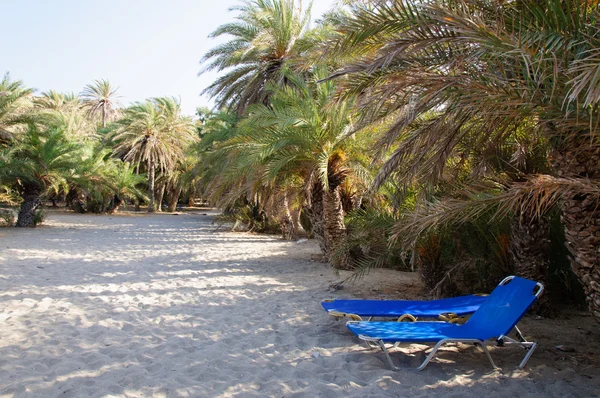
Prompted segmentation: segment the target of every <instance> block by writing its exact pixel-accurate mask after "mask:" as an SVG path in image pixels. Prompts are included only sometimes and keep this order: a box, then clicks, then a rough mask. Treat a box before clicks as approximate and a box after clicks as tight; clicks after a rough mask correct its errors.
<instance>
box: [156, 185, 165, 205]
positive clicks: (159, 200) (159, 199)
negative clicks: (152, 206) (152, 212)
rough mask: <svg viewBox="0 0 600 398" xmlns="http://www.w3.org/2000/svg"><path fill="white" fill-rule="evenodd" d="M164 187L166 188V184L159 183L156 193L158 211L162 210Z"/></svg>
mask: <svg viewBox="0 0 600 398" xmlns="http://www.w3.org/2000/svg"><path fill="white" fill-rule="evenodd" d="M165 189H166V184H165V183H162V184H160V188H158V195H156V211H158V212H162V211H163V208H162V203H163V199H164V197H165Z"/></svg>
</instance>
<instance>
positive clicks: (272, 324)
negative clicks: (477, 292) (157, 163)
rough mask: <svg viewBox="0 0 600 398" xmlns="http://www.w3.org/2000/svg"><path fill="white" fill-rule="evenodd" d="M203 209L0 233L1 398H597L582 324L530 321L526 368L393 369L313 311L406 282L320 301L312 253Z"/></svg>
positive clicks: (321, 279)
mask: <svg viewBox="0 0 600 398" xmlns="http://www.w3.org/2000/svg"><path fill="white" fill-rule="evenodd" d="M211 214H214V213H210V212H208V213H207V214H206V215H204V214H202V213H201V212H198V213H195V214H189V213H187V214H179V215H172V214H160V215H154V216H147V215H133V214H129V215H127V214H125V215H114V216H92V215H83V216H82V215H71V214H58V213H57V214H54V213H50V215H49V217H48V220H47V223H46V224H45V225H44V226H43V227H40V228H36V229H16V228H10V229H9V228H2V229H0V397H106V396H119V397H121V396H125V397H294V396H307V397H342V396H343V397H404V396H407V397H408V396H410V397H425V396H445V397H450V396H456V397H486V398H487V397H495V396H537V397H548V396H556V397H559V396H560V397H588V396H598V395H599V394H600V377H599V376H600V372H599V370H598V362H597V360H596V359H595V352H598V348H599V347H598V345H599V341H600V332H599V331H598V327H597V326H596V324H595V323H594V321H593V320H592V319H591V318H589V317H585V316H581V317H574V318H571V319H557V320H552V321H547V320H536V319H534V318H533V317H527V318H526V319H525V320H524V322H523V329H524V332H525V333H526V334H527V335H529V336H532V337H533V338H536V339H537V340H538V341H539V342H540V347H539V348H538V350H537V351H536V352H535V353H534V355H533V357H532V358H531V360H530V362H529V364H528V365H527V367H526V369H524V370H523V371H520V370H518V369H517V365H518V363H519V359H520V357H521V356H522V355H523V352H522V351H521V350H520V349H517V348H514V347H513V348H494V349H492V355H493V356H494V359H495V360H496V361H497V364H499V365H500V366H501V367H502V370H497V371H494V370H492V369H491V367H490V366H489V364H488V363H487V362H486V359H485V356H484V355H483V354H482V353H481V352H479V351H478V350H476V349H475V348H473V347H469V346H466V345H464V346H460V347H449V348H447V349H446V350H444V351H443V352H442V353H441V354H440V355H439V357H438V359H437V360H434V362H432V363H431V365H429V367H428V368H427V369H425V370H424V371H422V372H419V373H416V372H412V371H406V372H393V371H390V370H389V369H388V368H387V367H386V365H385V363H384V362H383V356H382V355H381V353H380V352H377V351H372V350H368V349H366V348H365V347H364V346H363V345H361V344H360V343H359V341H358V340H357V339H355V338H354V337H353V335H351V334H350V333H349V332H348V331H347V329H346V328H345V325H344V322H342V321H336V320H335V319H333V318H332V317H329V316H328V315H327V314H325V312H324V311H323V310H322V308H321V306H320V301H321V300H323V299H326V298H335V297H348V296H363V297H378V296H380V295H383V294H392V293H393V294H396V295H402V294H403V293H406V292H407V290H406V289H405V288H406V287H407V286H412V287H414V286H415V284H417V283H418V281H416V279H415V277H414V275H409V276H407V277H406V278H405V279H402V274H400V273H394V272H393V271H381V272H379V273H377V272H376V273H374V275H373V276H371V277H369V278H367V279H365V280H364V281H361V282H360V283H359V284H357V285H353V286H348V287H345V288H344V289H342V290H340V291H331V289H329V287H328V286H329V284H331V283H332V282H333V281H336V280H339V279H340V278H341V277H340V276H339V275H335V274H334V273H333V272H332V271H331V269H330V268H329V267H328V266H327V265H326V264H324V263H322V262H320V261H315V259H316V258H318V253H319V251H318V248H317V246H316V244H315V243H314V242H312V241H305V242H300V243H297V242H286V241H282V240H280V239H278V237H276V236H261V235H255V234H245V233H232V232H228V231H227V230H225V229H224V228H222V229H220V230H218V231H216V232H215V228H216V225H213V224H212V216H211ZM376 278H379V280H386V281H387V282H386V285H378V284H377V283H376V282H377V280H376ZM390 278H393V279H390ZM403 289H404V290H403ZM413 290H414V289H413ZM562 335H565V336H566V337H562ZM567 339H568V340H567ZM559 344H565V345H568V346H571V347H572V348H573V349H574V350H575V351H574V352H572V353H565V352H561V351H558V350H556V349H555V346H556V345H559ZM420 348H422V346H411V347H410V348H409V349H408V350H405V352H409V351H411V352H413V351H418V350H419V349H420ZM456 351H460V353H457V352H456ZM396 358H397V359H401V357H396ZM420 358H422V356H420V357H417V358H413V359H410V358H407V359H404V360H402V362H403V363H404V364H406V365H407V366H410V365H416V364H417V362H418V360H419V359H420Z"/></svg>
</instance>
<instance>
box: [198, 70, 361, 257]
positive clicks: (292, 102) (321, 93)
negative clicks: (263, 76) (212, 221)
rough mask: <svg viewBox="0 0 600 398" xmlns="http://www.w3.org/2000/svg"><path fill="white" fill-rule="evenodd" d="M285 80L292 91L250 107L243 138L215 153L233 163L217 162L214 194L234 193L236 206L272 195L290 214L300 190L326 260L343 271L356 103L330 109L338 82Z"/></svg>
mask: <svg viewBox="0 0 600 398" xmlns="http://www.w3.org/2000/svg"><path fill="white" fill-rule="evenodd" d="M284 76H285V78H286V80H287V81H288V84H287V85H286V86H284V87H277V86H275V85H274V84H273V85H271V86H270V87H269V89H270V90H271V91H270V92H271V93H272V94H271V97H270V103H269V106H266V105H263V104H255V105H253V106H251V107H250V108H248V118H247V119H246V120H243V121H242V123H241V125H240V128H239V131H238V132H237V134H235V135H234V136H233V137H232V138H230V139H229V140H227V141H225V142H224V144H223V145H222V146H221V148H220V151H217V152H216V153H215V157H216V158H218V159H227V160H221V161H220V162H221V163H217V166H218V167H217V169H216V170H217V171H216V172H215V174H218V179H217V181H218V183H220V184H221V188H220V189H218V188H217V187H215V186H214V185H213V188H217V189H215V192H217V193H218V194H221V193H224V192H229V193H233V196H230V197H231V198H234V199H235V198H238V197H239V196H240V195H242V194H246V195H247V196H248V197H253V196H254V195H256V194H257V193H259V192H264V190H268V191H269V192H273V193H274V195H276V196H279V197H280V198H282V199H283V201H282V203H281V205H282V206H283V207H286V206H285V202H286V199H288V196H289V193H286V192H287V191H288V190H290V189H294V187H296V188H295V189H296V190H301V192H302V196H303V198H304V202H305V204H306V211H307V213H308V215H309V217H310V219H311V223H312V228H313V232H314V234H315V236H316V237H317V239H318V240H319V244H320V246H321V249H322V251H323V253H324V254H325V255H326V256H327V257H328V259H329V260H330V261H331V262H332V264H333V265H334V266H336V267H338V268H343V267H346V266H347V264H346V257H345V255H344V253H343V252H341V248H342V244H343V241H344V238H345V235H346V228H345V224H344V214H345V212H344V208H343V204H342V200H341V197H342V191H343V188H344V183H345V182H346V179H347V176H348V175H349V174H350V166H349V161H348V156H347V154H346V151H347V150H348V148H349V147H350V143H351V140H344V138H346V136H347V134H348V133H349V132H350V126H351V115H352V112H351V108H352V103H351V101H346V102H342V103H330V100H331V99H332V96H333V94H334V88H335V85H334V84H333V83H332V82H328V83H325V84H320V85H316V84H314V83H308V82H307V81H306V80H305V79H304V78H303V76H302V75H300V74H296V73H293V72H290V71H289V70H288V71H284ZM319 76H326V75H325V71H316V72H315V77H319ZM209 164H210V162H209ZM213 175H214V174H213ZM298 179H299V181H300V183H298ZM218 183H217V185H218ZM263 201H264V199H263ZM284 212H285V209H284Z"/></svg>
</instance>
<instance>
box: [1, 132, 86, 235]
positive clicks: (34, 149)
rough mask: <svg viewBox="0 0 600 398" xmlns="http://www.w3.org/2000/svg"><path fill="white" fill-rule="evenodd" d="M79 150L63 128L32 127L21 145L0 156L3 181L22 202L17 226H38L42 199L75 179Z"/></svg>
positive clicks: (22, 139)
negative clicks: (37, 217) (65, 134)
mask: <svg viewBox="0 0 600 398" xmlns="http://www.w3.org/2000/svg"><path fill="white" fill-rule="evenodd" d="M79 148H80V146H79V145H78V144H76V143H74V142H69V141H67V140H66V139H65V136H64V133H63V131H62V130H61V129H60V128H56V127H51V128H48V129H46V130H40V129H38V128H37V127H35V126H30V127H29V129H28V130H27V132H26V133H25V134H24V135H23V137H22V138H21V139H20V140H19V142H18V144H16V145H15V146H14V147H12V148H10V149H9V150H7V151H6V152H5V153H4V154H2V155H0V182H4V183H5V184H6V185H10V186H13V187H15V189H16V190H17V191H18V192H19V195H20V196H21V198H22V200H23V202H22V203H21V209H20V211H19V217H18V220H17V227H33V226H35V217H36V211H37V209H38V207H39V205H40V204H41V198H42V196H43V195H44V194H46V193H48V192H49V191H50V190H52V189H54V190H58V189H59V188H60V187H65V186H66V185H67V184H68V182H69V181H70V180H71V179H72V178H73V176H74V171H75V170H76V168H77V167H78V165H79V164H80V157H79V158H78V156H77V155H78V151H79Z"/></svg>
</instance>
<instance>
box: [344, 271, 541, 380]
mask: <svg viewBox="0 0 600 398" xmlns="http://www.w3.org/2000/svg"><path fill="white" fill-rule="evenodd" d="M543 289H544V287H543V286H542V284H541V283H537V282H534V281H530V280H528V279H523V278H519V277H517V276H509V277H507V278H505V279H504V280H503V281H502V282H500V284H499V285H498V287H496V288H495V289H494V291H493V292H492V293H491V294H490V295H489V296H488V297H487V299H486V300H485V301H484V302H483V303H482V304H481V306H480V307H479V309H478V310H477V311H475V313H474V314H473V315H472V316H471V317H470V318H469V320H468V321H467V322H466V323H465V324H463V325H459V324H455V323H448V322H410V323H407V322H359V321H349V322H348V323H347V326H348V329H350V330H351V331H352V332H353V333H354V334H356V335H357V336H358V338H360V339H361V340H363V341H365V342H366V343H367V344H368V345H369V346H371V347H373V346H377V347H379V348H381V349H382V350H383V352H384V354H385V356H386V359H387V361H388V363H389V365H390V367H391V368H392V369H393V370H399V369H401V368H399V367H397V366H395V365H394V363H393V362H392V358H391V357H390V354H389V352H388V349H387V348H386V343H387V344H389V343H391V344H394V346H396V345H398V344H400V343H408V344H410V343H435V346H434V347H433V350H432V351H431V353H430V354H429V355H428V356H427V357H426V358H425V360H424V361H423V363H422V364H421V365H420V366H419V367H418V368H417V370H422V369H424V368H425V366H427V364H428V363H429V361H431V359H432V358H433V357H434V356H435V354H436V352H437V351H438V349H439V348H440V347H441V346H442V345H444V344H447V343H457V342H462V343H472V344H475V345H477V346H479V347H481V349H482V350H483V351H484V352H485V354H486V355H487V357H488V359H489V360H490V363H491V364H492V367H494V368H495V369H497V366H496V364H495V363H494V361H493V360H492V356H491V355H490V353H489V351H488V349H487V347H486V346H485V341H486V340H491V339H493V340H496V342H497V343H498V345H505V344H516V345H519V346H521V347H523V348H525V349H526V350H527V354H526V355H525V357H524V358H523V360H522V361H521V364H520V365H519V368H520V369H522V368H523V367H524V366H525V364H526V363H527V361H528V360H529V358H530V357H531V355H532V354H533V350H534V349H535V347H536V345H537V343H534V342H529V341H526V340H525V338H523V336H522V334H521V332H520V331H519V330H518V328H517V327H516V325H517V323H518V322H519V320H520V319H521V318H522V317H523V315H524V314H525V312H527V310H528V309H529V308H530V307H531V305H532V304H533V303H534V301H535V300H536V299H537V298H538V297H539V296H540V294H541V293H542V291H543ZM513 329H516V332H517V335H518V336H519V340H520V341H517V340H515V339H512V338H510V337H508V334H509V333H510V332H511V331H512V330H513Z"/></svg>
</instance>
